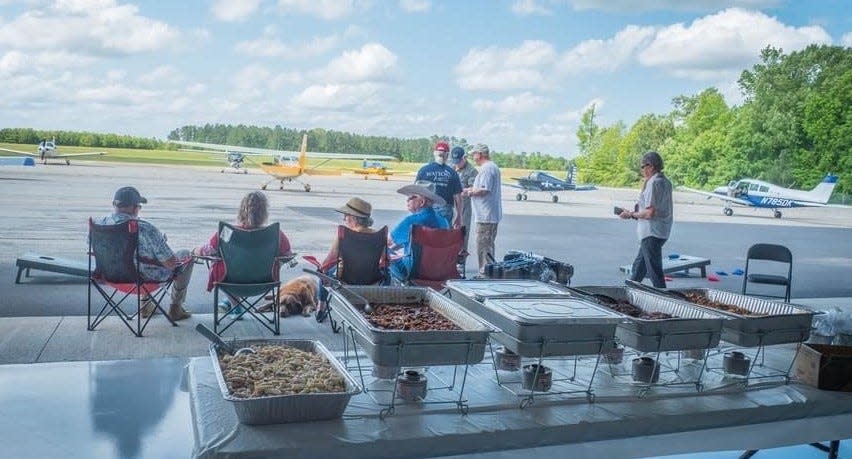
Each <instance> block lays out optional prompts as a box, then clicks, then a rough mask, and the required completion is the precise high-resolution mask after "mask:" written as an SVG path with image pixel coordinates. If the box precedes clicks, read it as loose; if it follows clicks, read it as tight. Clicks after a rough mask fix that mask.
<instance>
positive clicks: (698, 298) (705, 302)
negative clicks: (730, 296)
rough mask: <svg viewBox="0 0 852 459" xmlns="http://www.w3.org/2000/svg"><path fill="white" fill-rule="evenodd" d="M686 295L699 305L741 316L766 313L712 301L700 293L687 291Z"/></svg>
mask: <svg viewBox="0 0 852 459" xmlns="http://www.w3.org/2000/svg"><path fill="white" fill-rule="evenodd" d="M686 297H687V298H688V299H689V301H691V302H693V303H695V304H700V305H701V306H707V307H709V308H714V309H719V310H722V311H727V312H732V313H734V314H739V315H741V316H755V317H757V316H765V315H766V314H763V313H760V312H754V311H750V310H748V309H746V308H741V307H739V306H735V305H733V304H726V303H720V302H718V301H713V300H711V299H709V298H707V297H705V296H704V295H702V294H700V293H691V292H690V293H687V294H686Z"/></svg>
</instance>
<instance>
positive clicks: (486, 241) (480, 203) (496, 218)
mask: <svg viewBox="0 0 852 459" xmlns="http://www.w3.org/2000/svg"><path fill="white" fill-rule="evenodd" d="M470 154H471V156H473V161H474V162H476V165H477V166H478V167H479V173H478V174H477V175H476V179H474V181H473V185H472V186H470V187H468V188H465V189H464V191H463V192H462V193H463V194H464V196H470V205H471V208H472V209H473V221H474V222H476V254H477V258H478V260H479V274H480V275H483V274H485V265H486V264H487V263H489V262H493V261H494V259H495V258H496V253H495V241H496V240H497V225H498V224H499V223H500V220H502V219H503V204H502V202H501V201H502V197H501V192H500V168H499V167H497V165H496V164H494V161H491V151H490V150H489V149H488V145H485V144H481V143H478V144H476V145H475V146H474V147H473V149H472V150H470Z"/></svg>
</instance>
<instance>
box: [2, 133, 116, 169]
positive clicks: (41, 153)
mask: <svg viewBox="0 0 852 459" xmlns="http://www.w3.org/2000/svg"><path fill="white" fill-rule="evenodd" d="M0 150H3V151H8V152H10V153H17V154H19V155H27V156H32V157H34V158H35V157H38V158H39V161H41V162H42V164H47V160H48V159H64V160H65V164H67V165H69V166H70V165H71V160H70V159H68V158H73V157H81V156H103V155H105V154H106V152H104V151H87V152H84V153H67V154H59V153H57V151H56V138H54V139H53V140H47V139H44V140H42V141H41V142H39V144H38V151H37V152H36V153H30V152H28V151H20V150H12V149H9V148H0Z"/></svg>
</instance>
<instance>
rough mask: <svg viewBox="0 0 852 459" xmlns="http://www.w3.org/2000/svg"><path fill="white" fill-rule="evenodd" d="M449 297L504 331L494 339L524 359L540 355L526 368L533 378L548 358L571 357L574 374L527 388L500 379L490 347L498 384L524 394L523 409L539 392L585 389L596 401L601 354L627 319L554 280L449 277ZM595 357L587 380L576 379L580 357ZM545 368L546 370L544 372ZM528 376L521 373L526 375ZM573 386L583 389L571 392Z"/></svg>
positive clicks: (548, 392)
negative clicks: (550, 281)
mask: <svg viewBox="0 0 852 459" xmlns="http://www.w3.org/2000/svg"><path fill="white" fill-rule="evenodd" d="M447 288H448V291H449V295H450V296H451V297H452V298H453V299H454V300H456V301H457V302H458V303H459V304H461V305H462V306H463V307H465V308H467V309H468V310H470V311H471V312H473V313H474V314H476V315H478V316H479V317H481V318H482V319H483V320H485V321H487V322H489V323H491V324H492V325H493V326H494V327H495V328H498V329H499V330H500V331H499V332H497V333H495V334H494V335H492V337H493V339H494V341H496V342H498V343H500V344H502V345H503V346H504V347H505V348H506V349H508V350H510V351H512V352H514V353H515V354H518V355H519V356H521V357H530V358H535V359H537V363H536V364H535V365H528V366H526V367H524V370H525V371H530V369H532V371H533V372H534V374H533V375H532V378H531V380H532V381H533V382H537V381H539V377H540V374H541V371H547V368H546V367H544V366H543V361H544V360H545V358H553V357H572V358H573V359H574V365H573V372H572V374H570V375H563V376H561V377H556V376H553V377H552V382H553V383H554V387H558V388H554V389H551V388H550V387H548V388H546V389H545V388H544V387H538V388H537V387H536V384H535V383H532V384H527V385H528V386H529V387H528V389H527V390H525V391H520V392H519V391H516V390H515V389H514V388H515V387H516V386H518V385H519V384H520V385H521V387H523V385H524V384H523V382H522V381H512V380H511V379H510V378H507V377H501V375H500V371H498V364H497V360H496V358H495V357H494V355H495V353H494V350H493V348H492V349H491V354H492V360H493V362H494V374H495V378H496V380H497V383H498V384H499V385H500V386H501V387H504V388H506V389H507V390H509V391H510V392H512V393H514V394H515V395H518V396H520V397H523V399H522V400H521V404H520V406H521V408H525V407H526V406H529V405H530V404H531V403H533V402H534V398H535V395H536V392H537V391H539V392H542V393H543V394H542V395H558V394H571V393H582V394H585V395H586V397H587V399H588V400H589V401H592V400H594V392H593V391H592V384H593V382H594V375H595V373H596V372H597V368H598V364H599V362H600V355H601V352H602V351H604V350H607V349H610V348H611V347H612V346H613V341H614V336H615V330H616V326H617V325H618V323H619V322H621V321H622V320H623V319H622V318H621V316H620V315H619V314H616V313H614V312H612V311H610V310H608V309H605V308H602V307H600V306H598V305H597V304H595V303H592V302H589V301H585V300H583V299H579V298H577V297H576V295H574V294H572V293H571V292H570V291H568V290H566V289H565V288H564V287H561V286H559V285H556V284H551V283H545V282H540V281H531V280H476V281H466V280H465V281H449V282H448V283H447ZM583 355H594V356H595V358H594V364H593V365H592V370H591V373H590V374H589V375H587V378H588V382H587V384H585V385H584V384H582V383H581V382H580V381H579V379H578V373H577V369H578V360H579V359H578V356H583ZM542 369H545V370H542ZM526 376H527V375H526V374H524V375H523V377H524V378H526ZM571 385H574V386H575V387H576V386H580V387H582V388H581V389H579V390H578V389H574V390H571Z"/></svg>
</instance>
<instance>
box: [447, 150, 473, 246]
mask: <svg viewBox="0 0 852 459" xmlns="http://www.w3.org/2000/svg"><path fill="white" fill-rule="evenodd" d="M466 157H467V155H466V154H465V152H464V148H462V147H459V146H455V147H453V149H452V150H451V151H450V162H451V163H452V165H453V167H455V169H456V173H457V174H459V181H460V182H461V186H462V190H464V189H465V188H468V187H472V186H473V181H474V179H476V174H477V170H476V168H475V167H473V164H471V163H470V162H468V160H467V159H466ZM459 209H460V210H461V211H460V212H458V213H459V214H461V224H462V225H464V227H465V228H466V229H467V231H465V232H464V247H463V248H464V250H465V251H467V241H468V239H469V236H470V233H471V231H473V228H471V227H470V216H471V214H472V211H471V208H470V196H464V195H462V206H461V207H460V208H459Z"/></svg>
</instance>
